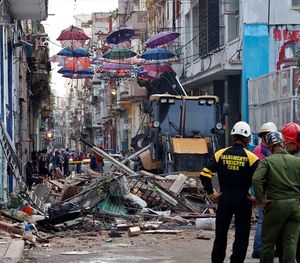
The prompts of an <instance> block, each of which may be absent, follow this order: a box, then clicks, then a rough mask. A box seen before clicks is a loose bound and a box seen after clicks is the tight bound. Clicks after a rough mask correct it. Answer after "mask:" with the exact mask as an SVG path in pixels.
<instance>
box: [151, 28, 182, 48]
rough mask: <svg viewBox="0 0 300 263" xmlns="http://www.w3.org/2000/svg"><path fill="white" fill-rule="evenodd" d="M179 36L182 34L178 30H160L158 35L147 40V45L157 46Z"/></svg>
mask: <svg viewBox="0 0 300 263" xmlns="http://www.w3.org/2000/svg"><path fill="white" fill-rule="evenodd" d="M179 36H180V34H179V33H177V32H172V31H164V32H160V33H159V34H156V35H154V36H152V37H150V38H149V39H148V40H147V41H146V46H147V47H150V48H153V47H157V46H160V45H163V44H166V43H169V42H171V41H173V40H174V39H176V38H177V37H179Z"/></svg>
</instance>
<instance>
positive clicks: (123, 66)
mask: <svg viewBox="0 0 300 263" xmlns="http://www.w3.org/2000/svg"><path fill="white" fill-rule="evenodd" d="M102 69H113V70H118V69H127V70H132V69H133V66H132V65H130V64H128V63H103V66H102Z"/></svg>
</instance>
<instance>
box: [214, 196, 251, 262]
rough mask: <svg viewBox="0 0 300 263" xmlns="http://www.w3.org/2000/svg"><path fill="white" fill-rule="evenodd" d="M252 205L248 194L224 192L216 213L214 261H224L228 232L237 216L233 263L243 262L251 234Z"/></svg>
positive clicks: (231, 259)
mask: <svg viewBox="0 0 300 263" xmlns="http://www.w3.org/2000/svg"><path fill="white" fill-rule="evenodd" d="M251 213H252V205H251V202H250V200H249V199H248V198H247V195H246V194H241V193H236V194H235V193H232V192H231V193H227V194H226V193H223V194H222V195H221V198H220V200H219V203H218V209H217V213H216V238H215V241H214V246H213V251H212V255H211V262H212V263H223V262H224V259H225V257H226V247H227V234H228V230H229V226H230V222H231V220H232V217H233V215H234V217H235V240H234V243H233V249H232V255H231V257H230V262H231V263H243V262H244V260H245V257H246V254H247V248H248V243H249V235H250V222H251Z"/></svg>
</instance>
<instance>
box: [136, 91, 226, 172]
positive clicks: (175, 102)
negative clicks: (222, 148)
mask: <svg viewBox="0 0 300 263" xmlns="http://www.w3.org/2000/svg"><path fill="white" fill-rule="evenodd" d="M143 109H144V112H145V113H146V114H148V116H149V118H148V121H149V122H148V125H147V127H148V128H147V129H146V131H145V133H143V134H138V135H137V136H135V137H134V138H132V144H131V146H132V147H133V148H135V150H136V151H137V150H139V149H140V148H142V147H144V146H146V145H148V144H150V143H152V147H151V148H150V149H149V150H147V151H145V152H144V153H142V154H140V155H139V158H140V160H141V162H142V165H143V169H145V170H149V171H152V172H156V173H172V172H176V171H179V172H183V173H185V174H187V175H195V174H196V173H199V171H201V169H202V168H203V167H204V166H205V165H206V163H207V161H208V160H209V159H210V158H211V157H212V156H213V154H214V152H215V151H216V150H217V149H218V145H219V140H220V138H221V136H224V130H223V126H224V125H223V122H222V121H223V119H224V118H223V117H224V115H226V114H227V112H228V104H224V105H223V109H222V110H221V107H220V105H219V98H218V97H216V96H210V95H205V96H176V95H169V94H156V95H152V96H150V99H149V101H147V102H145V103H144V105H143Z"/></svg>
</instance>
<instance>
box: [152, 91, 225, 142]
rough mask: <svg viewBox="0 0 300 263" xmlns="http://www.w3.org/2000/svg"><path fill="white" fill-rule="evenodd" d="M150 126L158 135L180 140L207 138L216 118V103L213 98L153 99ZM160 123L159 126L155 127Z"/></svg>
mask: <svg viewBox="0 0 300 263" xmlns="http://www.w3.org/2000/svg"><path fill="white" fill-rule="evenodd" d="M150 101H152V115H151V117H150V119H151V122H152V124H153V125H155V124H156V126H159V132H160V133H161V134H168V135H170V136H183V137H195V136H200V137H209V136H210V135H211V133H212V129H215V128H216V124H217V123H218V117H219V113H220V112H219V105H218V102H219V99H218V97H216V96H184V97H182V96H172V95H153V96H151V97H150ZM158 123H159V124H158Z"/></svg>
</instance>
